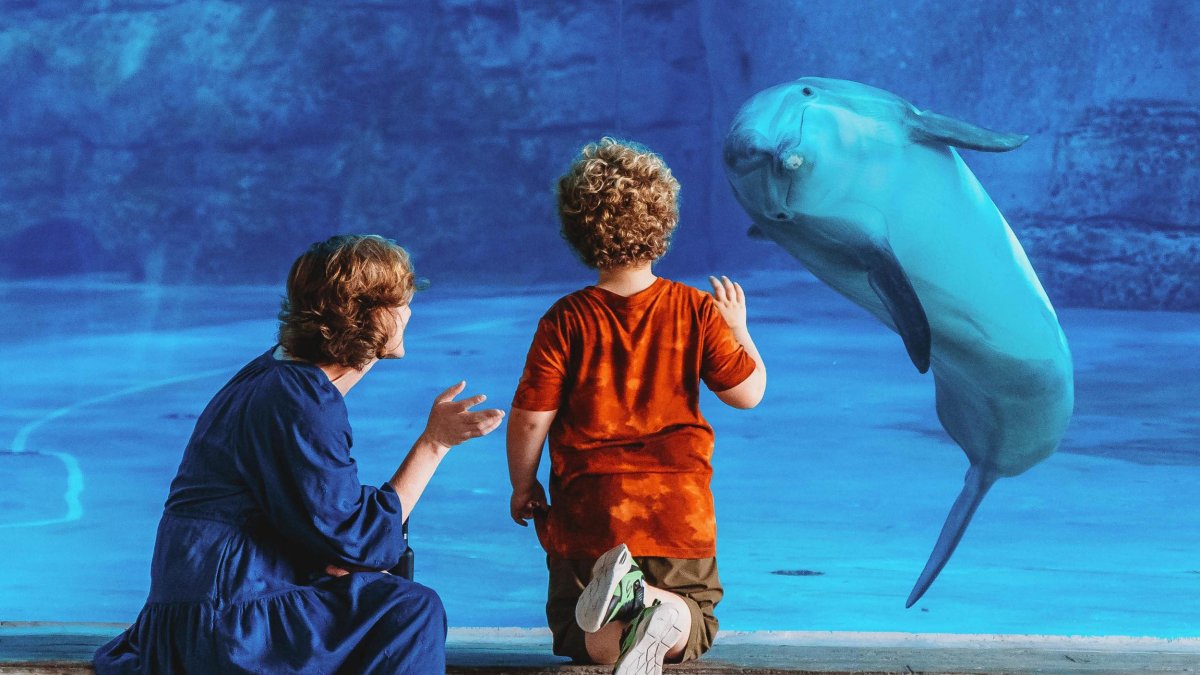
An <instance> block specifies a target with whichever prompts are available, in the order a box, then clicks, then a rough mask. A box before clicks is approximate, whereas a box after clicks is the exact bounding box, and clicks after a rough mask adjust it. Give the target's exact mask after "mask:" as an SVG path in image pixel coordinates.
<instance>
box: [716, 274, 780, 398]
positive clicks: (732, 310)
mask: <svg viewBox="0 0 1200 675" xmlns="http://www.w3.org/2000/svg"><path fill="white" fill-rule="evenodd" d="M708 280H709V283H711V284H712V287H713V291H712V293H713V299H714V300H716V303H717V309H718V310H719V311H720V312H721V318H723V319H725V323H726V324H727V325H728V326H729V329H730V330H731V331H733V338H734V339H735V340H737V341H738V344H740V345H742V347H745V349H746V354H747V355H749V356H750V358H752V359H754V372H753V373H750V376H749V377H747V378H746V379H744V380H742V382H741V383H740V384H738V385H736V386H734V387H732V388H731V389H726V390H725V391H718V392H713V393H715V394H716V395H717V398H719V399H721V402H722V403H724V404H726V405H729V406H732V407H734V408H742V409H746V408H753V407H754V406H756V405H758V402H759V401H761V400H762V397H763V394H764V393H766V391H767V366H766V364H765V363H763V359H762V356H761V355H760V354H759V353H758V348H757V347H755V346H754V340H753V339H751V337H750V329H749V328H747V326H746V294H745V293H744V292H743V291H742V286H741V284H739V283H737V282H734V281H730V280H729V277H724V276H723V277H721V278H720V279H717V278H716V277H709V278H708Z"/></svg>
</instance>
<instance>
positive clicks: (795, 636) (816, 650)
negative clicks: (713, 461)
mask: <svg viewBox="0 0 1200 675" xmlns="http://www.w3.org/2000/svg"><path fill="white" fill-rule="evenodd" d="M123 629H124V626H122V625H118V624H64V623H11V622H10V623H6V622H0V674H4V675H9V674H15V673H29V674H38V675H47V674H50V673H54V674H64V675H65V674H70V675H76V674H84V673H91V672H92V669H91V667H90V666H89V665H88V662H89V661H90V659H91V654H92V651H94V650H95V649H96V647H98V646H99V645H101V644H104V643H105V642H107V641H108V640H109V639H111V638H112V636H114V635H116V634H117V633H119V632H120V631H121V630H123ZM447 652H448V653H447V657H448V658H447V660H448V663H449V667H448V669H447V671H448V672H449V673H523V674H526V675H537V674H542V673H546V674H549V673H558V674H562V673H569V674H571V675H593V674H596V675H599V674H601V673H608V672H609V670H610V669H608V668H605V667H601V666H576V665H571V664H569V663H568V662H566V661H565V660H564V659H561V658H558V657H555V656H554V655H552V654H551V653H550V634H549V632H548V631H547V630H545V629H526V628H451V629H450V636H449V640H448V642H447ZM667 670H668V672H671V673H680V674H682V673H693V674H704V675H710V674H711V675H716V674H726V673H760V674H763V675H775V674H782V673H812V674H817V673H830V674H834V673H837V674H841V673H860V674H861V673H898V674H908V673H1013V674H1016V673H1089V674H1092V675H1096V674H1100V673H1200V638H1182V639H1173V640H1168V639H1159V638H1140V637H1064V636H1047V635H954V634H916V633H833V632H774V631H759V632H735V631H723V632H722V633H721V634H720V635H719V636H718V638H717V643H716V645H715V646H714V647H713V649H712V651H710V652H709V653H708V655H706V656H705V657H704V658H703V659H701V660H700V661H698V662H695V663H689V664H684V665H681V666H669V667H668V668H667Z"/></svg>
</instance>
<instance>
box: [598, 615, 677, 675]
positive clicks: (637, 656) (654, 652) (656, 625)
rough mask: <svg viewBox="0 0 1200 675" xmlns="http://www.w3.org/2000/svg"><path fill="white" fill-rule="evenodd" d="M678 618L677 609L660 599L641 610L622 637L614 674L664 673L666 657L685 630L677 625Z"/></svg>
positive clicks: (656, 674)
mask: <svg viewBox="0 0 1200 675" xmlns="http://www.w3.org/2000/svg"><path fill="white" fill-rule="evenodd" d="M678 618H679V610H678V609H676V608H675V607H672V606H670V605H664V604H662V603H661V602H659V601H657V600H655V601H654V604H653V605H651V606H650V607H647V608H646V609H644V610H642V612H641V614H638V615H637V617H636V618H634V620H633V622H631V623H630V624H629V628H628V629H626V634H625V636H624V637H623V638H621V656H620V658H618V659H617V664H616V666H615V667H614V668H613V675H662V668H663V659H665V658H666V656H667V652H668V651H670V650H671V647H672V646H673V645H674V644H675V642H676V641H677V640H679V636H680V635H681V634H682V633H681V631H680V630H679V628H678V627H677V626H676V625H675V621H676V619H678Z"/></svg>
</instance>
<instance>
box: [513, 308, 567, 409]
mask: <svg viewBox="0 0 1200 675" xmlns="http://www.w3.org/2000/svg"><path fill="white" fill-rule="evenodd" d="M565 333H566V331H565V329H564V328H563V327H562V325H561V324H560V322H559V320H557V318H556V316H555V315H554V314H553V313H547V314H546V316H543V317H542V320H541V321H539V322H538V327H537V332H536V333H534V335H533V344H531V345H530V346H529V354H528V355H527V356H526V357H525V370H524V371H523V372H522V373H521V381H520V382H519V383H518V384H517V393H516V394H514V395H513V402H512V405H513V407H514V408H521V409H522V410H557V409H558V406H559V403H560V401H561V400H562V393H563V387H564V385H565V383H566V380H567V357H568V354H569V347H568V345H567V341H566V335H565Z"/></svg>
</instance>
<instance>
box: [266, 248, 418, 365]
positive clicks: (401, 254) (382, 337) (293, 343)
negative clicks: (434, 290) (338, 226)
mask: <svg viewBox="0 0 1200 675" xmlns="http://www.w3.org/2000/svg"><path fill="white" fill-rule="evenodd" d="M416 288H417V279H416V277H415V275H414V273H413V267H412V262H411V261H410V259H409V257H408V252H407V251H405V250H404V249H403V248H401V247H400V246H399V245H397V244H396V242H394V241H392V240H391V239H385V238H383V237H380V236H378V235H374V234H366V235H363V234H343V235H338V236H336V237H331V238H329V239H326V240H325V241H322V242H318V243H316V244H313V245H312V246H311V247H309V249H308V250H307V251H305V252H304V254H303V255H301V256H300V257H299V258H297V259H296V262H294V263H292V269H291V272H289V273H288V280H287V297H285V298H284V299H283V303H282V306H281V308H280V310H279V344H280V345H282V346H283V348H284V350H286V351H287V353H288V354H289V355H290V356H292V357H294V358H297V359H302V360H304V361H309V362H311V363H316V364H321V365H327V364H337V365H341V366H349V367H351V368H361V367H363V366H365V365H366V364H367V363H368V362H370V361H371V360H372V359H376V358H382V357H384V356H385V355H386V352H387V343H388V339H389V338H390V337H391V335H392V333H393V332H395V330H396V325H395V324H396V321H395V316H394V315H393V314H392V313H391V312H390V311H389V310H391V309H392V308H394V307H398V306H400V305H407V304H408V303H409V302H410V301H411V300H412V296H413V292H414V291H415V290H416Z"/></svg>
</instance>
